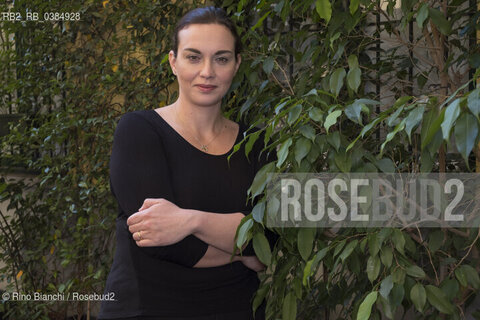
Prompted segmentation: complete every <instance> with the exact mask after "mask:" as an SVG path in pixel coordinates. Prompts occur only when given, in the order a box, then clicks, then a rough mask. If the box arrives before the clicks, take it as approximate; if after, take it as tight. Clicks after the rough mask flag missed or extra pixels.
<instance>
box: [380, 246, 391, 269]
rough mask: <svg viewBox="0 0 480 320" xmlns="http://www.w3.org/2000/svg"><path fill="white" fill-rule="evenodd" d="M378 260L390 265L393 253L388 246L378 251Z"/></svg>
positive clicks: (386, 265)
mask: <svg viewBox="0 0 480 320" xmlns="http://www.w3.org/2000/svg"><path fill="white" fill-rule="evenodd" d="M380 260H382V263H383V265H384V266H385V267H387V268H388V267H390V266H391V265H392V260H393V253H392V249H391V248H390V247H383V248H382V250H381V251H380Z"/></svg>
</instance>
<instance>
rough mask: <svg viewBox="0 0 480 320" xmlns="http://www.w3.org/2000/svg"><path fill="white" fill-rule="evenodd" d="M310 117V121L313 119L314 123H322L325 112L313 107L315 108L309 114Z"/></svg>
mask: <svg viewBox="0 0 480 320" xmlns="http://www.w3.org/2000/svg"><path fill="white" fill-rule="evenodd" d="M308 116H309V117H310V119H312V120H313V121H316V122H320V121H321V120H322V116H323V111H322V109H320V108H317V107H313V108H312V109H310V111H309V112H308Z"/></svg>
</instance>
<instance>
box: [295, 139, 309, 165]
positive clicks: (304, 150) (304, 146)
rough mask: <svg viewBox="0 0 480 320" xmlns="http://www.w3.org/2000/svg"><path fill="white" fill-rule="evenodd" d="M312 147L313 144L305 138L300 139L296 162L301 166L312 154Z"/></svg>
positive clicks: (297, 143) (296, 144)
mask: <svg viewBox="0 0 480 320" xmlns="http://www.w3.org/2000/svg"><path fill="white" fill-rule="evenodd" d="M311 147H312V142H311V141H310V140H308V139H307V138H304V137H300V139H298V140H297V142H296V143H295V160H296V161H297V163H298V165H299V166H300V162H301V161H302V159H303V158H305V156H306V155H307V154H308V153H309V152H310V149H311Z"/></svg>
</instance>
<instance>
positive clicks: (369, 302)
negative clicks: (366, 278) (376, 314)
mask: <svg viewBox="0 0 480 320" xmlns="http://www.w3.org/2000/svg"><path fill="white" fill-rule="evenodd" d="M377 296H378V292H377V291H372V292H370V293H369V294H368V295H367V296H366V297H365V299H364V300H363V301H362V303H361V304H360V307H359V308H358V313H357V320H368V319H370V314H371V313H372V306H373V304H374V303H375V301H377Z"/></svg>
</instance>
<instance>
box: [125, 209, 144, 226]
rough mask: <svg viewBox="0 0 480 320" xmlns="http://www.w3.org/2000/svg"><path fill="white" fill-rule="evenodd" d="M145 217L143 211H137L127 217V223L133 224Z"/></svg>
mask: <svg viewBox="0 0 480 320" xmlns="http://www.w3.org/2000/svg"><path fill="white" fill-rule="evenodd" d="M142 219H143V212H135V213H134V214H132V215H131V216H130V217H128V219H127V225H129V226H131V225H134V224H137V223H140V222H141V221H142Z"/></svg>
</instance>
